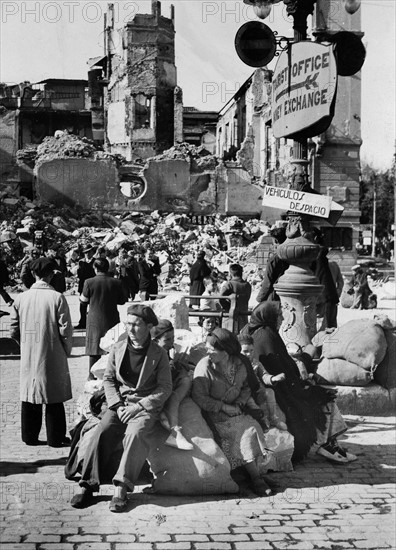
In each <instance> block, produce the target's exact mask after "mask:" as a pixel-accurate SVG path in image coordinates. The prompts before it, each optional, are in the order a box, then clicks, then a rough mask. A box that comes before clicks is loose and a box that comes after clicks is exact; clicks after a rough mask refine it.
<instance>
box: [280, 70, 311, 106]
mask: <svg viewBox="0 0 396 550" xmlns="http://www.w3.org/2000/svg"><path fill="white" fill-rule="evenodd" d="M318 76H319V72H317V73H315V74H314V75H312V76H309V75H308V76H307V78H306V79H305V80H303V81H302V82H298V83H297V84H292V85H291V86H288V87H287V88H285V89H284V90H282V91H281V92H280V93H279V94H278V95H277V96H276V98H275V99H276V101H278V100H279V99H280V98H281V97H282V96H283V95H285V94H287V93H289V94H290V92H294V90H298V89H299V88H305V89H306V90H309V89H310V88H311V86H312V87H313V88H318V86H319V84H318V83H317V82H316V79H317V78H318Z"/></svg>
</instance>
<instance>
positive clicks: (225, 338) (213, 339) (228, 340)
mask: <svg viewBox="0 0 396 550" xmlns="http://www.w3.org/2000/svg"><path fill="white" fill-rule="evenodd" d="M206 340H207V341H208V342H209V343H210V344H212V345H217V347H218V348H220V349H222V350H224V351H225V352H227V353H228V355H239V354H240V353H241V344H240V343H239V342H238V338H237V337H236V336H235V334H234V333H233V332H231V331H229V330H227V329H225V328H220V327H217V328H215V329H214V330H212V331H211V332H210V333H209V334H208V336H207V338H206Z"/></svg>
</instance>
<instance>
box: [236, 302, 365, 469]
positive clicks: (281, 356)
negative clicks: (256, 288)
mask: <svg viewBox="0 0 396 550" xmlns="http://www.w3.org/2000/svg"><path fill="white" fill-rule="evenodd" d="M281 320H282V314H281V306H280V304H279V302H263V303H261V304H260V305H259V306H257V307H256V309H255V310H254V311H253V313H252V315H251V318H250V322H249V323H248V324H247V325H246V326H245V327H244V328H243V329H242V331H241V332H242V334H249V335H251V336H252V337H253V340H254V347H255V355H256V357H257V359H258V360H259V361H260V362H261V363H262V364H263V365H264V367H265V369H266V370H267V371H268V372H269V373H270V374H272V375H273V376H275V375H277V374H280V373H282V372H283V373H284V374H285V375H286V379H285V380H284V381H282V382H278V383H277V384H276V385H274V391H275V395H276V400H277V403H278V405H279V406H280V408H281V409H282V410H283V412H284V413H285V415H286V423H287V427H288V430H289V431H290V432H291V433H292V434H293V436H294V449H295V450H294V455H293V460H294V461H298V460H301V459H303V458H304V457H305V456H306V455H307V454H308V452H309V450H310V449H311V447H312V446H313V445H314V444H316V445H319V448H318V450H317V453H318V454H320V455H322V456H325V457H326V458H328V459H329V460H333V461H336V462H351V461H352V460H356V456H354V455H352V454H351V453H348V452H347V451H346V450H345V449H342V448H341V447H340V446H339V445H338V443H337V440H336V438H337V436H338V435H340V434H342V433H344V432H345V431H346V429H347V427H346V424H345V422H344V420H343V418H342V416H341V413H340V411H339V410H338V407H337V405H336V404H335V403H334V400H335V397H336V392H335V391H334V390H329V389H326V388H323V387H321V386H316V385H314V384H313V383H312V382H310V381H303V380H302V379H301V377H300V372H299V369H298V367H297V365H296V363H295V362H294V360H293V359H292V358H291V357H290V355H289V354H288V352H287V349H286V346H285V344H284V343H283V340H282V339H281V337H280V336H279V334H278V328H279V326H280V322H281Z"/></svg>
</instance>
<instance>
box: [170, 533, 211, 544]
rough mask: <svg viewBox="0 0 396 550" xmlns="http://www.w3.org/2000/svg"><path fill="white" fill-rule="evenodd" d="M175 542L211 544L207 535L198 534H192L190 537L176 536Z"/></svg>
mask: <svg viewBox="0 0 396 550" xmlns="http://www.w3.org/2000/svg"><path fill="white" fill-rule="evenodd" d="M175 541H176V542H183V541H187V542H188V541H191V542H209V537H208V536H207V535H198V534H196V533H191V534H188V535H175Z"/></svg>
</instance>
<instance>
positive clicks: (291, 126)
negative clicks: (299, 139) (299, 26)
mask: <svg viewBox="0 0 396 550" xmlns="http://www.w3.org/2000/svg"><path fill="white" fill-rule="evenodd" d="M290 47H291V50H289V51H284V52H282V53H281V55H280V56H279V60H278V62H277V64H276V67H275V71H274V76H273V79H272V128H273V133H274V136H275V137H276V138H281V137H291V136H292V135H293V134H296V133H298V132H302V131H304V135H305V137H312V136H315V135H318V134H319V133H322V132H324V131H325V130H326V129H327V127H328V126H329V124H330V122H331V119H332V117H333V109H334V104H333V99H334V98H335V93H336V88H337V65H336V59H335V56H334V53H333V49H332V46H331V45H330V46H325V45H323V44H319V43H317V42H310V41H303V42H297V43H296V44H291V45H290Z"/></svg>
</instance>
